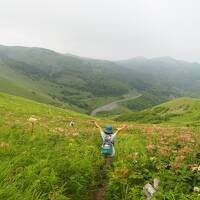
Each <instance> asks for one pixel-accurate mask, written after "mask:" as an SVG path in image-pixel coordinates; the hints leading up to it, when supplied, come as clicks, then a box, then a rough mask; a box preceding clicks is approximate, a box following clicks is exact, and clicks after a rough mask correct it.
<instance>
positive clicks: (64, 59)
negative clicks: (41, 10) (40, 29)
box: [0, 46, 151, 113]
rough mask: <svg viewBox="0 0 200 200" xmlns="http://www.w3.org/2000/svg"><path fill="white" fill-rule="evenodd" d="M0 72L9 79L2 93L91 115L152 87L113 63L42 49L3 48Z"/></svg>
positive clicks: (0, 47) (128, 70) (131, 71)
mask: <svg viewBox="0 0 200 200" xmlns="http://www.w3.org/2000/svg"><path fill="white" fill-rule="evenodd" d="M0 71H1V78H2V79H6V82H5V84H4V86H0V91H3V92H9V93H10V94H15V95H19V96H23V97H26V98H30V99H34V100H38V101H40V102H46V103H52V104H55V105H56V104H57V105H62V106H70V107H71V108H72V109H75V110H79V111H81V112H88V113H89V112H90V111H91V110H92V109H94V108H96V107H97V106H98V105H102V104H104V103H106V102H108V100H109V99H110V101H112V100H115V99H118V98H122V96H123V95H125V94H128V93H130V92H132V91H142V90H144V89H148V88H149V87H151V86H149V85H148V84H147V83H146V82H145V81H143V80H142V79H140V78H139V77H137V75H136V74H135V73H134V71H133V70H130V69H127V70H124V68H122V67H120V66H119V65H117V64H115V63H114V62H111V61H104V60H95V59H88V58H81V57H78V56H73V55H69V54H60V53H57V52H54V51H51V50H48V49H42V48H27V47H7V46H0ZM18 88H19V89H18ZM18 90H19V92H18ZM33 94H34V95H33ZM41 96H42V97H43V99H41ZM93 99H96V102H97V103H96V104H93V103H92V101H93Z"/></svg>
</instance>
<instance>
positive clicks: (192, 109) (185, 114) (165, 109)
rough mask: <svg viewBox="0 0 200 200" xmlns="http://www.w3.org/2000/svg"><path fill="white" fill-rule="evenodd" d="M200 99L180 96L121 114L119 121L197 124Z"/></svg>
mask: <svg viewBox="0 0 200 200" xmlns="http://www.w3.org/2000/svg"><path fill="white" fill-rule="evenodd" d="M199 113H200V99H195V98H188V97H183V98H178V99H175V100H172V101H169V102H166V103H163V104H160V105H157V106H155V107H153V108H149V109H146V110H143V111H140V112H132V113H127V114H124V115H121V116H119V117H117V118H116V119H117V120H119V121H132V122H137V123H154V124H159V123H166V124H174V125H180V124H181V125H187V126H197V125H199V124H200V123H199V119H200V114H199Z"/></svg>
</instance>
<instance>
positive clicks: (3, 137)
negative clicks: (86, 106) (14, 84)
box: [0, 93, 200, 200]
mask: <svg viewBox="0 0 200 200" xmlns="http://www.w3.org/2000/svg"><path fill="white" fill-rule="evenodd" d="M173 109H175V108H173ZM176 110H177V109H176ZM0 115H1V118H0V158H1V164H0V171H1V173H0V199H1V200H7V199H22V200H27V199H34V200H49V199H57V200H77V199H82V200H93V199H97V198H98V197H99V191H101V194H102V196H104V197H105V198H104V199H105V200H109V199H124V198H125V197H128V198H129V199H145V198H146V197H145V194H144V192H143V187H144V185H145V184H146V183H152V181H153V179H154V178H155V177H158V178H159V179H160V181H161V184H160V187H159V192H157V193H156V194H155V197H156V198H158V199H171V197H174V196H175V197H176V199H185V197H186V196H187V198H188V199H193V200H198V199H199V195H198V192H196V190H195V188H198V187H199V185H200V181H199V174H198V165H197V164H198V163H199V156H198V151H199V147H200V143H199V141H200V140H199V138H198V137H199V132H197V134H194V133H192V132H191V131H190V129H189V128H183V127H179V128H173V127H167V128H164V127H159V126H155V125H148V126H143V125H136V124H131V123H129V124H127V125H128V128H127V129H126V130H124V131H123V132H122V133H121V134H118V135H117V138H118V139H117V140H116V141H115V148H116V156H115V159H114V160H113V165H112V167H110V166H109V165H108V166H107V165H105V161H104V159H103V157H102V156H101V154H100V146H101V145H102V141H101V140H100V133H99V130H98V129H96V128H95V127H94V124H93V123H92V122H91V119H94V118H91V117H89V116H86V115H83V114H79V113H75V112H73V111H70V110H64V109H60V108H56V107H53V106H49V105H45V104H41V103H37V102H34V101H31V100H27V99H24V98H21V97H15V96H11V95H7V94H3V93H0ZM30 117H32V118H33V117H34V118H35V119H36V120H37V121H36V122H35V124H34V128H33V132H32V126H31V121H33V119H32V120H30V119H29V118H30ZM28 119H29V120H28ZM72 119H73V120H74V121H75V126H74V127H71V126H69V122H70V121H71V120H72ZM98 122H99V124H100V125H101V126H102V127H103V126H104V125H105V124H106V123H108V122H109V123H112V124H113V127H114V129H116V128H117V127H119V126H122V124H120V123H116V122H112V121H103V120H98ZM198 131H199V130H198ZM191 147H192V148H191ZM105 180H106V182H105ZM105 183H106V184H105ZM124 188H126V189H124ZM174 188H175V189H174ZM103 194H104V195H103Z"/></svg>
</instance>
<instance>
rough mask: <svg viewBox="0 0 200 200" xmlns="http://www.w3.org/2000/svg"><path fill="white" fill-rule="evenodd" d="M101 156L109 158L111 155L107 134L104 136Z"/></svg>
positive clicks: (111, 149)
mask: <svg viewBox="0 0 200 200" xmlns="http://www.w3.org/2000/svg"><path fill="white" fill-rule="evenodd" d="M101 154H102V155H104V156H110V155H112V154H113V143H112V141H111V137H110V135H108V134H105V138H104V142H103V145H102V147H101Z"/></svg>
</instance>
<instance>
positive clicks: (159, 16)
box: [0, 0, 200, 61]
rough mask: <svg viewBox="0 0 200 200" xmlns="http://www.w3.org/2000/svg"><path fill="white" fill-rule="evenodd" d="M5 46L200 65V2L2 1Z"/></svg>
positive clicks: (0, 13)
mask: <svg viewBox="0 0 200 200" xmlns="http://www.w3.org/2000/svg"><path fill="white" fill-rule="evenodd" d="M0 44H4V45H22V46H39V47H45V48H50V49H54V50H56V51H59V52H64V53H65V52H68V53H73V54H77V55H81V56H87V57H95V58H102V59H124V58H130V57H135V56H146V57H157V56H172V57H175V58H178V59H184V60H190V61H200V1H199V0H0Z"/></svg>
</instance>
